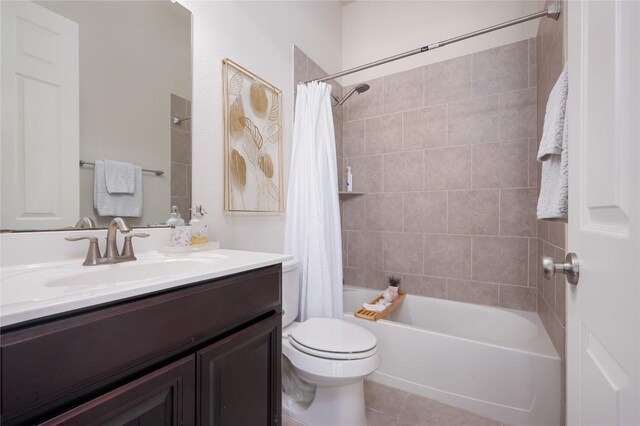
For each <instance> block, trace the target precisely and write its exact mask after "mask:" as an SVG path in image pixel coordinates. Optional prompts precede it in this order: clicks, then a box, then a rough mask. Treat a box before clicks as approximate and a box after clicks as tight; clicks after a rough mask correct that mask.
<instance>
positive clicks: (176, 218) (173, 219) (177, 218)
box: [167, 206, 184, 228]
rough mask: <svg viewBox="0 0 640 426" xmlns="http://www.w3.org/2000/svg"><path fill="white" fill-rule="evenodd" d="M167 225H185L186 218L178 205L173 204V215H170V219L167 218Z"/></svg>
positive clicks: (173, 226)
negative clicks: (181, 213)
mask: <svg viewBox="0 0 640 426" xmlns="http://www.w3.org/2000/svg"><path fill="white" fill-rule="evenodd" d="M167 225H169V227H170V228H175V227H176V226H182V225H184V219H183V218H182V216H181V215H180V209H179V208H178V206H171V215H170V216H169V219H167Z"/></svg>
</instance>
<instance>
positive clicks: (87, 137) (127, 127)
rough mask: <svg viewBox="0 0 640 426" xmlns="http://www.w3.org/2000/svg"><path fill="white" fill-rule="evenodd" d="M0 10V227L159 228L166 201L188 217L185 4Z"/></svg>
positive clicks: (18, 5)
mask: <svg viewBox="0 0 640 426" xmlns="http://www.w3.org/2000/svg"><path fill="white" fill-rule="evenodd" d="M0 7H1V8H2V10H1V17H2V27H1V30H2V49H1V66H2V124H1V126H2V139H1V149H2V182H1V183H2V188H1V189H2V220H1V223H0V228H1V229H2V230H3V231H8V230H52V229H67V228H68V227H74V226H76V225H77V226H81V225H80V224H77V222H78V221H79V220H80V219H81V218H89V219H91V221H93V222H94V223H95V224H96V226H97V227H105V226H106V225H107V224H108V223H109V221H110V220H111V218H112V217H113V216H122V217H125V218H126V219H127V221H128V222H129V224H131V225H132V226H137V227H139V226H160V225H163V224H164V223H165V222H166V220H167V219H168V218H169V215H170V213H171V206H172V205H177V206H178V207H179V209H180V213H181V214H182V217H183V218H184V219H185V220H187V221H188V220H189V217H190V212H189V208H190V207H191V121H190V118H191V112H190V109H191V108H190V104H191V102H190V99H191V13H190V12H189V11H188V10H187V9H185V8H184V7H183V6H181V5H180V4H178V3H173V2H171V1H169V0H166V1H117V2H114V1H15V2H13V1H3V2H1V4H0ZM99 160H112V162H102V161H99ZM96 161H98V165H97V166H96ZM113 161H117V162H125V163H130V164H132V165H134V166H135V167H133V168H132V167H129V166H126V165H122V164H120V163H114V162H113ZM138 167H139V168H141V169H142V171H141V172H138ZM96 169H97V171H96ZM94 177H96V178H97V179H94ZM85 222H89V221H88V220H85Z"/></svg>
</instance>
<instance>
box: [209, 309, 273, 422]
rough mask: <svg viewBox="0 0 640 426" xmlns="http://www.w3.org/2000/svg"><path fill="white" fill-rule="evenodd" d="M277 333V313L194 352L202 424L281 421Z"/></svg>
mask: <svg viewBox="0 0 640 426" xmlns="http://www.w3.org/2000/svg"><path fill="white" fill-rule="evenodd" d="M281 335H282V333H281V319H280V315H277V316H272V317H271V318H269V319H266V320H264V321H261V322H259V323H257V324H255V325H253V326H251V327H248V328H246V329H244V330H242V331H241V332H239V333H236V334H234V335H232V336H229V337H228V338H226V339H223V340H221V341H219V342H216V343H214V344H212V345H210V346H207V347H206V348H204V349H201V350H200V351H198V353H197V358H198V376H199V379H200V381H199V392H198V395H199V396H198V415H199V416H198V419H199V422H198V423H199V424H200V425H211V426H213V425H216V426H218V425H225V426H235V425H237V426H245V425H261V424H272V425H275V424H278V423H279V418H280V411H281V406H280V387H281V385H280V383H281V381H280V377H281V376H280V353H281V344H282V340H281V337H280V336H281ZM265 419H268V421H266V422H265Z"/></svg>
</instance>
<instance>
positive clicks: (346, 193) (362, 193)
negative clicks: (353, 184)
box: [338, 191, 364, 197]
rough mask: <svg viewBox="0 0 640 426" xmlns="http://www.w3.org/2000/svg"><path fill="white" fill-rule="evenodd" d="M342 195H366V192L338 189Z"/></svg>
mask: <svg viewBox="0 0 640 426" xmlns="http://www.w3.org/2000/svg"><path fill="white" fill-rule="evenodd" d="M338 195H339V196H340V197H353V196H356V195H364V192H349V191H338Z"/></svg>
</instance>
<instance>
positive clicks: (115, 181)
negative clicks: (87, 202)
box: [104, 160, 142, 194]
mask: <svg viewBox="0 0 640 426" xmlns="http://www.w3.org/2000/svg"><path fill="white" fill-rule="evenodd" d="M138 173H140V174H141V173H142V168H141V167H140V166H136V165H134V164H131V163H123V162H122V161H113V160H104V179H105V182H106V184H107V191H109V194H133V193H134V192H135V190H136V175H137V174H138Z"/></svg>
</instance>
